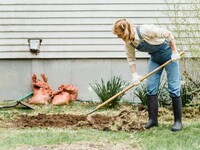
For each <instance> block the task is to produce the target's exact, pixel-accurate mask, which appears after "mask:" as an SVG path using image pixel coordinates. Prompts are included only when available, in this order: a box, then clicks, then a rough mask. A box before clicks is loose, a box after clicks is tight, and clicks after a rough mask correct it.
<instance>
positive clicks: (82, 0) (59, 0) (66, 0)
mask: <svg viewBox="0 0 200 150" xmlns="http://www.w3.org/2000/svg"><path fill="white" fill-rule="evenodd" d="M179 1H180V0H173V1H171V3H177V2H179ZM127 3H128V4H129V3H133V4H137V3H140V4H155V3H161V4H163V3H164V1H163V0H134V1H133V0H123V1H122V0H109V1H108V0H76V1H75V0H56V1H53V0H42V1H41V0H34V1H31V2H30V1H27V0H6V1H1V2H0V4H10V5H22V4H25V5H30V4H31V5H33V4H36V5H38V4H45V5H46V4H77V5H79V4H96V5H98V4H99V5H102V4H112V5H115V4H127Z"/></svg>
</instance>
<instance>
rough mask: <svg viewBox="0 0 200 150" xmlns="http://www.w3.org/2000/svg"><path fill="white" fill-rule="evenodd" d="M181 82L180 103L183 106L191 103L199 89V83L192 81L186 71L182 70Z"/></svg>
mask: <svg viewBox="0 0 200 150" xmlns="http://www.w3.org/2000/svg"><path fill="white" fill-rule="evenodd" d="M181 83H182V85H181V98H182V104H183V106H187V105H189V104H191V103H192V101H193V98H194V97H195V96H196V95H198V93H199V91H200V83H199V82H198V81H194V80H193V79H192V78H191V77H190V75H189V74H188V73H187V72H186V71H184V72H183V75H182V82H181Z"/></svg>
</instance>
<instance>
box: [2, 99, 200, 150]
mask: <svg viewBox="0 0 200 150" xmlns="http://www.w3.org/2000/svg"><path fill="white" fill-rule="evenodd" d="M97 105H98V104H92V103H89V104H88V103H87V104H85V103H78V102H77V103H73V104H70V105H68V106H62V107H59V106H56V107H55V106H51V105H49V106H36V110H24V109H19V108H12V109H0V124H1V125H0V145H1V147H0V149H1V150H8V149H12V148H17V147H21V146H46V145H48V146H49V145H58V144H61V143H77V142H84V141H90V142H92V143H102V142H103V143H111V144H116V143H124V144H125V145H130V146H132V147H133V148H135V149H142V150H149V149H153V150H172V149H173V150H186V149H187V150H198V149H200V138H199V135H200V120H196V121H194V119H192V118H191V119H188V118H187V119H185V120H184V128H183V130H182V131H181V132H175V133H174V132H171V131H170V128H171V125H172V121H170V122H166V121H162V120H159V121H160V123H161V124H160V126H159V127H158V128H153V129H150V130H146V131H140V132H132V133H130V132H112V131H100V130H93V129H88V128H82V129H72V128H67V129H61V128H39V127H37V128H25V129H17V128H5V127H3V126H2V124H4V123H5V124H6V123H9V120H10V119H16V118H17V117H18V116H19V115H21V114H27V115H37V114H38V113H44V114H55V113H74V114H87V113H88V112H89V111H90V110H92V109H93V108H94V107H96V106H97ZM198 111H199V110H198ZM98 112H102V113H106V114H113V113H116V112H117V110H104V109H101V110H98ZM195 112H196V111H195ZM160 119H162V118H160Z"/></svg>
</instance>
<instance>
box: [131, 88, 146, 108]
mask: <svg viewBox="0 0 200 150" xmlns="http://www.w3.org/2000/svg"><path fill="white" fill-rule="evenodd" d="M134 94H135V96H136V97H137V98H139V100H140V101H141V104H142V105H144V106H147V88H146V84H140V85H139V86H138V87H137V88H136V89H135V92H134Z"/></svg>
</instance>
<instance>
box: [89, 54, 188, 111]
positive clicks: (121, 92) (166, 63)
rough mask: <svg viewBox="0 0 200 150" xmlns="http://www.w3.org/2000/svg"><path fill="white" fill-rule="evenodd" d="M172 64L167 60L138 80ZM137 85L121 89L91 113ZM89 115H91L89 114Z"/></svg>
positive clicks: (142, 79)
mask: <svg viewBox="0 0 200 150" xmlns="http://www.w3.org/2000/svg"><path fill="white" fill-rule="evenodd" d="M179 54H180V56H182V55H184V54H185V52H184V51H181V52H180V53H179ZM171 62H172V59H170V60H168V61H167V62H165V63H164V64H162V65H161V66H159V67H158V68H156V69H155V70H153V71H152V72H150V73H148V74H146V75H145V76H143V77H142V78H141V79H140V82H142V81H144V80H145V79H146V78H148V77H149V76H151V75H152V74H154V73H155V72H157V71H158V70H160V69H162V68H163V67H165V66H166V65H168V64H169V63H171ZM138 84H139V83H137V84H134V83H132V84H130V85H129V86H128V87H126V88H125V89H123V90H122V91H120V92H119V93H117V94H116V95H114V96H113V97H111V98H110V99H108V100H106V101H105V102H103V103H102V104H100V105H98V106H97V107H96V108H95V109H94V110H93V111H92V112H94V111H96V110H97V109H99V108H101V107H103V106H104V105H106V104H108V103H109V102H111V101H112V100H114V99H115V98H117V97H118V96H120V95H122V94H124V93H125V92H126V91H128V90H129V89H131V88H132V87H134V86H137V85H138ZM90 114H91V113H90Z"/></svg>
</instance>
